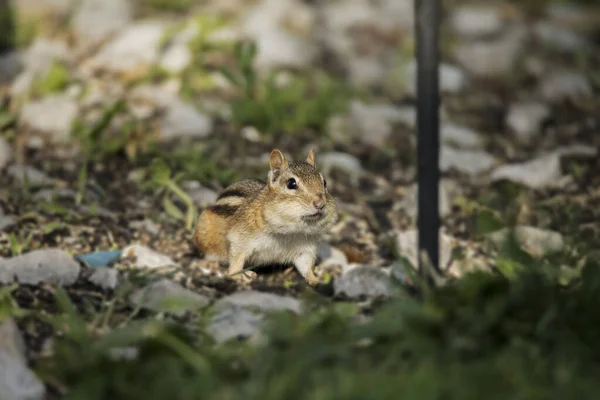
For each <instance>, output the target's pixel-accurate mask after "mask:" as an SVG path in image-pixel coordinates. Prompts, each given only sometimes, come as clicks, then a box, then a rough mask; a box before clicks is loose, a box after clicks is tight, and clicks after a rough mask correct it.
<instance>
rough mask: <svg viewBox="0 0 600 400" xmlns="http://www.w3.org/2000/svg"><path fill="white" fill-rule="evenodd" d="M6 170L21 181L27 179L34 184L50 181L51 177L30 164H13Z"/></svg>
mask: <svg viewBox="0 0 600 400" xmlns="http://www.w3.org/2000/svg"><path fill="white" fill-rule="evenodd" d="M6 172H8V175H9V176H11V177H12V178H13V179H15V180H16V181H18V182H21V183H24V182H25V181H26V180H27V182H28V183H29V184H32V185H41V184H44V183H49V182H50V178H49V177H48V176H47V175H46V174H45V173H43V172H41V171H38V170H37V169H35V168H33V167H31V166H29V165H20V164H13V165H11V166H10V167H8V168H7V170H6Z"/></svg>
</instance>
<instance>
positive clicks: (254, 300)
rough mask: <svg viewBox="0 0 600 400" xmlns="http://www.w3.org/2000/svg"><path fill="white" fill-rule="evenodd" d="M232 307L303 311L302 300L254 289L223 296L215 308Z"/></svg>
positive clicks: (266, 310)
mask: <svg viewBox="0 0 600 400" xmlns="http://www.w3.org/2000/svg"><path fill="white" fill-rule="evenodd" d="M231 307H242V308H251V309H257V310H260V311H263V312H270V311H283V310H288V311H292V312H294V313H300V311H301V304H300V302H299V301H298V300H296V299H294V298H293V297H288V296H279V295H276V294H272V293H265V292H258V291H254V290H247V291H242V292H236V293H234V294H230V295H229V296H226V297H223V298H221V299H220V300H218V301H217V302H216V303H215V310H217V311H219V310H222V309H224V308H231Z"/></svg>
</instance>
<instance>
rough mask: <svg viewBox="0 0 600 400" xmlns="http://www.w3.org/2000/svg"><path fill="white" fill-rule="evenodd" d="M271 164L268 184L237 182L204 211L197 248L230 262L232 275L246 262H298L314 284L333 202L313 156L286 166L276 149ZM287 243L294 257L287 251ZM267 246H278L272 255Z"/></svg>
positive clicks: (333, 213)
mask: <svg viewBox="0 0 600 400" xmlns="http://www.w3.org/2000/svg"><path fill="white" fill-rule="evenodd" d="M269 164H270V167H271V169H270V172H269V179H268V180H266V181H265V180H259V179H246V180H243V181H240V182H237V183H234V184H232V185H231V186H229V187H227V188H226V189H225V190H223V192H222V193H221V194H220V195H219V197H218V199H217V201H216V203H215V204H214V205H212V206H210V207H207V208H206V209H204V210H203V211H202V213H201V214H200V216H199V217H198V222H197V224H196V228H195V232H194V243H195V244H196V246H198V248H199V249H200V250H201V252H202V253H204V255H205V256H206V257H210V258H215V257H216V258H218V259H220V260H225V259H227V260H228V261H229V269H230V271H229V272H230V273H231V274H235V273H237V272H239V271H241V270H242V268H243V267H244V264H245V263H246V262H257V263H261V262H263V261H265V260H268V259H269V257H280V258H282V259H281V260H278V261H281V262H293V261H294V260H295V259H294V257H300V258H299V259H297V260H296V261H295V262H296V263H300V267H301V269H303V270H304V275H305V278H306V279H307V280H309V281H311V283H314V281H315V280H316V277H314V275H313V273H312V266H311V265H310V264H311V261H312V265H314V255H313V254H312V253H315V254H316V245H317V240H318V239H319V238H320V237H321V236H322V235H323V234H324V233H325V231H326V229H328V228H329V226H331V224H332V223H333V221H334V219H335V218H336V217H337V208H336V204H335V200H334V199H333V197H332V196H331V195H330V194H329V192H328V191H327V190H326V188H325V187H324V180H323V176H322V175H321V174H320V173H319V171H318V170H317V169H316V167H315V154H314V151H311V152H309V154H308V157H307V158H306V161H300V162H294V163H288V162H287V160H286V159H285V157H284V156H283V154H282V153H281V152H280V151H279V150H273V152H272V153H271V158H270V162H269ZM290 179H294V180H295V181H296V182H297V187H296V188H295V189H290V188H289V187H288V186H287V185H288V182H289V180H290ZM320 209H322V210H323V211H322V213H321V214H320V216H319V210H320ZM288 242H289V246H291V247H289V248H290V249H291V250H290V252H291V253H288V252H287V250H286V249H287V248H288V245H286V243H288ZM305 242H306V246H308V247H306V246H304V245H303V243H305ZM313 242H314V243H313ZM270 243H271V244H270ZM265 246H267V248H265ZM269 246H275V247H272V252H271V250H270V249H269ZM282 246H283V247H282ZM295 248H297V249H299V250H298V252H299V253H298V254H296V253H294V250H293V249H295ZM257 252H258V253H257ZM270 252H271V253H272V254H269V253H270ZM277 254H280V255H277ZM295 254H296V255H295ZM311 258H312V260H311ZM297 267H298V265H297ZM307 268H308V270H307Z"/></svg>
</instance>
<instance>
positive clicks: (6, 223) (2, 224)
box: [0, 209, 17, 232]
mask: <svg viewBox="0 0 600 400" xmlns="http://www.w3.org/2000/svg"><path fill="white" fill-rule="evenodd" d="M16 223H17V220H16V219H15V218H14V217H11V216H10V215H3V214H2V210H1V209H0V232H2V231H3V230H5V229H7V228H10V227H12V226H14V225H15V224H16Z"/></svg>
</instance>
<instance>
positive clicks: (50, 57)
mask: <svg viewBox="0 0 600 400" xmlns="http://www.w3.org/2000/svg"><path fill="white" fill-rule="evenodd" d="M70 54H71V53H70V51H69V46H68V45H67V43H65V42H64V41H62V40H54V39H47V38H44V37H39V38H36V39H35V41H34V42H33V44H32V45H31V46H29V48H28V49H27V51H26V52H25V54H24V55H23V63H24V64H25V69H26V70H27V71H29V72H32V73H33V74H34V75H35V76H38V77H40V76H44V75H45V74H46V72H47V71H48V70H49V69H50V67H51V66H52V63H53V62H55V61H56V60H60V61H69V60H70V58H71V56H70Z"/></svg>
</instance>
